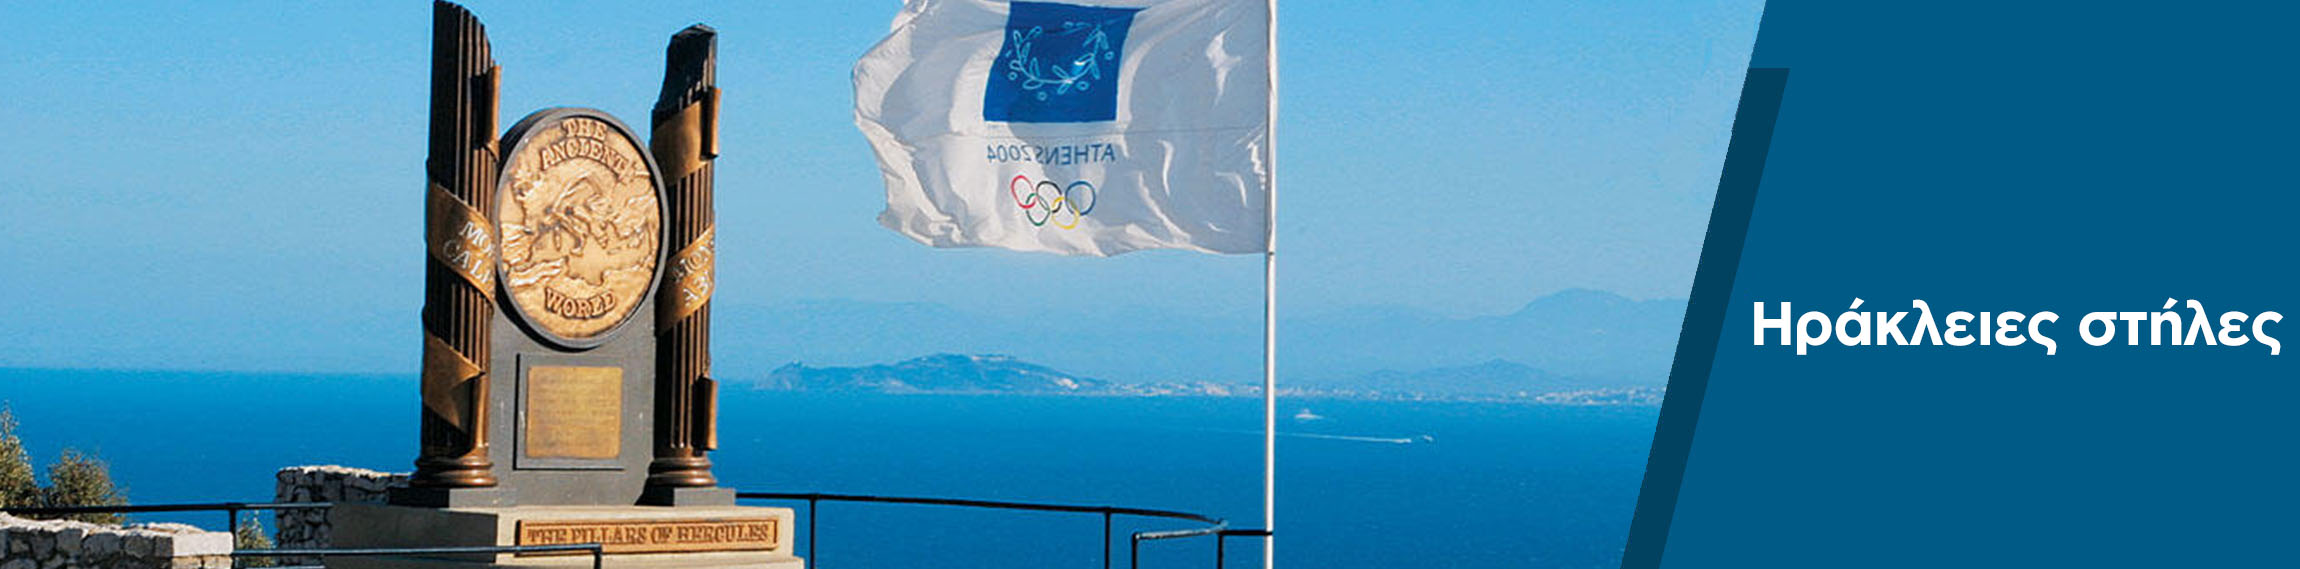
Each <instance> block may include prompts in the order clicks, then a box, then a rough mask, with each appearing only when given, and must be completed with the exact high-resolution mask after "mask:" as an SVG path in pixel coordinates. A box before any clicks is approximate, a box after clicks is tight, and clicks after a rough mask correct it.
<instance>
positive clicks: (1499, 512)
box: [0, 370, 1658, 569]
mask: <svg viewBox="0 0 2300 569" xmlns="http://www.w3.org/2000/svg"><path fill="white" fill-rule="evenodd" d="M0 401H6V402H7V403H8V404H9V405H10V406H11V407H13V409H14V410H15V413H16V415H17V417H18V419H19V420H20V421H21V423H22V425H21V426H20V427H19V430H18V432H19V434H20V435H21V436H22V437H23V438H24V439H25V440H26V442H27V443H28V444H29V445H30V447H31V451H32V453H33V458H34V461H35V462H38V463H41V464H45V463H47V462H49V461H52V460H54V458H55V456H56V454H57V453H58V452H60V451H61V450H62V449H63V448H65V447H72V448H77V449H80V450H83V451H89V452H94V453H96V454H97V455H99V456H100V457H101V458H102V459H104V460H105V461H108V462H109V463H111V466H112V472H113V474H114V476H115V477H116V478H117V479H118V480H119V482H120V483H121V484H123V485H124V486H126V488H127V493H128V497H129V499H130V500H131V501H133V502H136V503H170V502H203V501H266V500H269V499H270V498H271V493H272V482H271V480H272V473H273V472H274V471H275V470H277V469H278V468H280V467H283V466H292V465H305V464H341V465H346V466H356V467H363V468H373V469H379V470H392V471H405V470H408V469H409V468H410V461H412V460H413V459H414V457H415V425H416V416H417V415H416V414H417V403H416V386H415V383H414V378H413V376H349V375H258V374H230V373H193V372H116V371H56V370H0ZM1279 405H1280V410H1281V413H1280V414H1281V418H1280V429H1279V430H1280V432H1281V437H1280V439H1279V443H1278V453H1279V471H1278V484H1279V486H1278V489H1279V492H1278V526H1277V528H1278V533H1279V537H1278V541H1277V545H1276V547H1277V555H1278V562H1279V563H1280V564H1281V565H1282V566H1285V567H1295V568H1305V567H1317V568H1329V567H1331V568H1349V567H1568V568H1580V567H1614V566H1618V564H1619V562H1620V556H1621V548H1622V544H1623V540H1624V538H1625V536H1626V535H1627V531H1628V527H1629V515H1630V511H1631V509H1632V507H1633V506H1634V505H1635V502H1636V496H1637V487H1638V484H1639V482H1640V478H1641V476H1642V473H1643V470H1644V465H1645V457H1646V452H1647V450H1648V446H1649V445H1650V444H1651V441H1652V436H1653V425H1654V419H1655V418H1656V415H1657V414H1658V413H1657V411H1658V410H1657V409H1654V408H1650V407H1550V406H1535V405H1523V404H1499V403H1454V402H1401V401H1351V400H1330V399H1280V401H1279ZM1305 409H1306V410H1309V411H1310V413H1311V414H1314V415H1317V416H1320V417H1322V418H1320V419H1314V420H1297V419H1294V418H1292V416H1293V415H1295V414H1296V413H1297V412H1299V411H1302V410H1305ZM721 413H722V415H723V418H722V422H721V439H722V441H721V445H722V446H723V447H724V448H723V450H721V451H720V452H717V453H714V454H713V455H712V457H713V459H714V461H716V463H717V465H718V466H717V468H716V472H717V473H718V474H719V477H720V479H721V480H722V482H723V483H725V484H726V485H729V486H733V487H736V488H739V489H742V490H746V491H775V492H831V493H855V494H880V495H898V496H935V497H962V498H979V499H995V500H1016V501H1036V502H1060V503H1076V504H1089V505H1122V506H1137V507H1147V508H1158V509H1175V510H1185V511H1192V512H1200V513H1206V514H1211V515H1214V516H1217V517H1222V518H1227V519H1229V520H1231V522H1232V526H1233V527H1241V528H1251V527H1258V526H1259V525H1260V522H1261V473H1262V466H1261V436H1260V428H1261V402H1260V401H1259V400H1258V399H1251V398H1198V397H1174V398H1114V397H1113V398H1101V397H1043V396H994V395H963V396H962V395H855V394H836V395H832V394H797V393H788V392H771V391H744V390H734V391H730V392H729V393H727V394H726V395H725V396H724V401H723V403H722V410H721ZM1400 441H1407V442H1400ZM755 505H787V506H795V507H799V508H800V509H801V511H802V514H801V515H802V516H803V515H804V504H796V505H793V504H773V503H757V504H755ZM818 515H819V516H820V517H819V519H818V520H816V521H817V525H816V531H817V532H819V533H818V534H817V535H816V536H814V537H815V543H816V547H817V548H819V549H820V551H819V552H809V551H805V550H804V549H803V548H802V550H801V551H800V552H799V553H800V554H801V555H805V556H807V557H810V558H813V559H814V561H816V562H819V563H820V564H821V566H825V567H831V568H832V569H866V568H873V567H888V568H892V567H952V568H974V567H982V568H990V567H998V568H1010V567H1076V568H1081V569H1085V568H1094V567H1101V555H1102V544H1101V543H1100V537H1101V531H1102V527H1101V520H1100V519H1099V517H1097V516H1093V515H1070V514H1050V513H1023V512H1004V511H984V510H970V509H957V508H943V507H920V506H900V505H876V504H839V503H825V504H823V505H822V509H821V511H820V512H819V513H818ZM221 518H222V515H221V514H214V515H208V516H198V517H191V518H185V517H182V516H178V517H171V518H152V519H155V520H166V521H188V522H192V523H198V524H201V525H205V526H208V527H216V528H220V527H221V526H222V525H223V521H222V519H221ZM800 523H801V526H800V527H801V528H802V531H803V528H805V527H806V526H805V523H806V520H805V519H801V520H800ZM1184 527H1190V525H1189V524H1184V523H1178V522H1172V521H1165V520H1128V519H1125V518H1121V519H1120V521H1119V522H1118V526H1117V532H1118V533H1117V535H1118V536H1119V537H1118V538H1117V540H1116V542H1115V543H1114V550H1115V557H1116V559H1115V566H1117V567H1125V566H1126V545H1127V544H1126V542H1125V537H1124V536H1125V535H1126V534H1127V533H1128V532H1132V531H1139V530H1152V529H1177V528H1184ZM799 539H800V541H801V542H802V543H803V542H805V541H806V539H807V536H804V535H802V536H800V538H799ZM1229 553H1230V558H1229V562H1230V563H1231V564H1232V566H1234V567H1247V566H1255V565H1257V562H1258V560H1259V559H1260V557H1261V554H1262V553H1261V547H1260V545H1259V544H1258V543H1257V542H1256V541H1254V540H1250V539H1233V540H1232V544H1231V548H1230V551H1229ZM1213 557H1214V549H1213V544H1212V542H1211V541H1209V540H1208V539H1206V538H1198V539H1188V540H1176V541H1163V542H1152V543H1148V544H1145V545H1144V547H1143V551H1142V566H1143V567H1146V568H1147V567H1210V566H1211V561H1212V560H1213Z"/></svg>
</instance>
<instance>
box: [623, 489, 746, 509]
mask: <svg viewBox="0 0 2300 569" xmlns="http://www.w3.org/2000/svg"><path fill="white" fill-rule="evenodd" d="M639 503H641V504H645V505H649V506H732V505H735V489H733V488H722V487H717V486H713V487H709V488H668V487H663V486H648V487H647V489H646V490H644V491H641V492H640V493H639Z"/></svg>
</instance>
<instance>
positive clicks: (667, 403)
mask: <svg viewBox="0 0 2300 569" xmlns="http://www.w3.org/2000/svg"><path fill="white" fill-rule="evenodd" d="M665 59H666V63H665V69H664V73H663V94H662V96H661V97H659V98H657V99H656V100H655V112H654V127H655V129H654V134H653V136H652V137H651V141H650V144H649V146H651V147H652V148H651V150H652V151H653V153H654V155H655V162H656V164H658V165H659V166H661V167H662V170H663V177H664V180H663V181H664V194H665V197H664V201H665V203H666V204H667V205H668V209H669V210H670V216H669V217H668V218H666V220H665V225H667V226H669V229H670V240H669V241H668V244H669V245H671V246H674V247H676V249H674V250H675V251H677V253H675V254H673V255H672V257H671V259H670V261H669V262H668V263H667V264H666V266H665V268H664V273H663V285H662V289H661V290H660V291H658V292H657V293H656V297H655V298H656V301H655V308H656V320H655V336H656V350H657V351H656V360H655V362H656V363H655V365H656V373H655V460H654V462H652V463H650V464H649V465H648V467H647V486H648V488H649V489H650V490H653V491H654V492H653V493H654V494H666V493H667V492H669V491H673V490H675V489H679V488H707V487H711V486H714V485H716V484H718V480H717V479H716V478H714V477H713V476H712V475H711V460H710V459H709V458H707V457H705V456H704V455H705V453H707V452H709V451H710V450H711V449H713V448H717V446H718V382H716V381H713V380H712V379H711V293H712V290H713V289H715V288H716V286H717V281H716V280H715V279H716V275H715V274H714V271H713V267H714V266H715V261H716V250H715V248H716V241H715V240H714V234H715V232H714V231H713V229H714V225H715V221H714V219H713V218H714V215H713V213H712V210H711V161H712V159H714V158H717V157H718V154H719V149H718V146H719V144H718V132H719V89H718V87H717V86H716V85H717V83H718V81H717V78H716V77H715V73H716V69H715V68H716V67H717V60H718V32H716V31H714V30H712V29H711V28H710V27H709V26H704V25H700V24H697V25H695V26H692V27H689V28H687V29H684V30H680V31H679V33H678V34H675V35H673V36H671V46H670V48H669V49H668V50H667V54H666V56H665Z"/></svg>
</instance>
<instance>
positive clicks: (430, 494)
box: [387, 486, 510, 508]
mask: <svg viewBox="0 0 2300 569" xmlns="http://www.w3.org/2000/svg"><path fill="white" fill-rule="evenodd" d="M388 492H389V493H388V494H387V497H388V498H387V499H388V500H389V501H390V503H391V504H392V505H395V506H420V507H427V508H486V507H493V506H501V505H504V504H507V503H510V499H509V498H510V496H509V494H510V493H509V492H506V491H504V489H503V488H500V487H491V488H414V487H408V486H394V487H392V488H391V489H390V490H389V491H388Z"/></svg>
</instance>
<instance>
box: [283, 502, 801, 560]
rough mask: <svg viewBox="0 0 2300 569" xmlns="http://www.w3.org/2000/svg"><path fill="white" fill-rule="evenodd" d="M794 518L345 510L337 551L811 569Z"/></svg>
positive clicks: (666, 511)
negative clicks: (576, 547) (598, 553)
mask: <svg viewBox="0 0 2300 569" xmlns="http://www.w3.org/2000/svg"><path fill="white" fill-rule="evenodd" d="M792 516H793V514H792V512H791V510H790V509H789V508H755V507H746V506H685V507H677V508H666V507H649V506H520V507H510V508H423V507H407V506H389V505H372V504H339V505H337V506H336V507H335V508H334V511H333V512H332V513H330V514H329V521H330V523H332V524H333V526H334V527H335V530H336V531H335V543H334V546H335V547H338V548H375V547H460V546H485V545H556V544H568V543H591V542H597V543H601V544H605V545H606V547H607V559H606V566H607V567H625V568H660V569H672V568H686V567H695V568H701V567H713V568H729V569H804V568H805V567H806V562H805V561H803V560H800V559H799V558H798V557H796V556H793V555H792V554H791V552H792V546H793V545H794V544H793V541H794V531H793V530H794V528H793V524H792ZM327 566H328V567H329V568H330V569H402V568H418V567H420V568H439V569H446V568H480V567H554V568H558V567H566V568H573V567H590V566H591V555H590V554H589V553H572V554H567V553H530V554H496V555H489V554H477V555H425V556H405V557H334V558H329V559H327Z"/></svg>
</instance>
